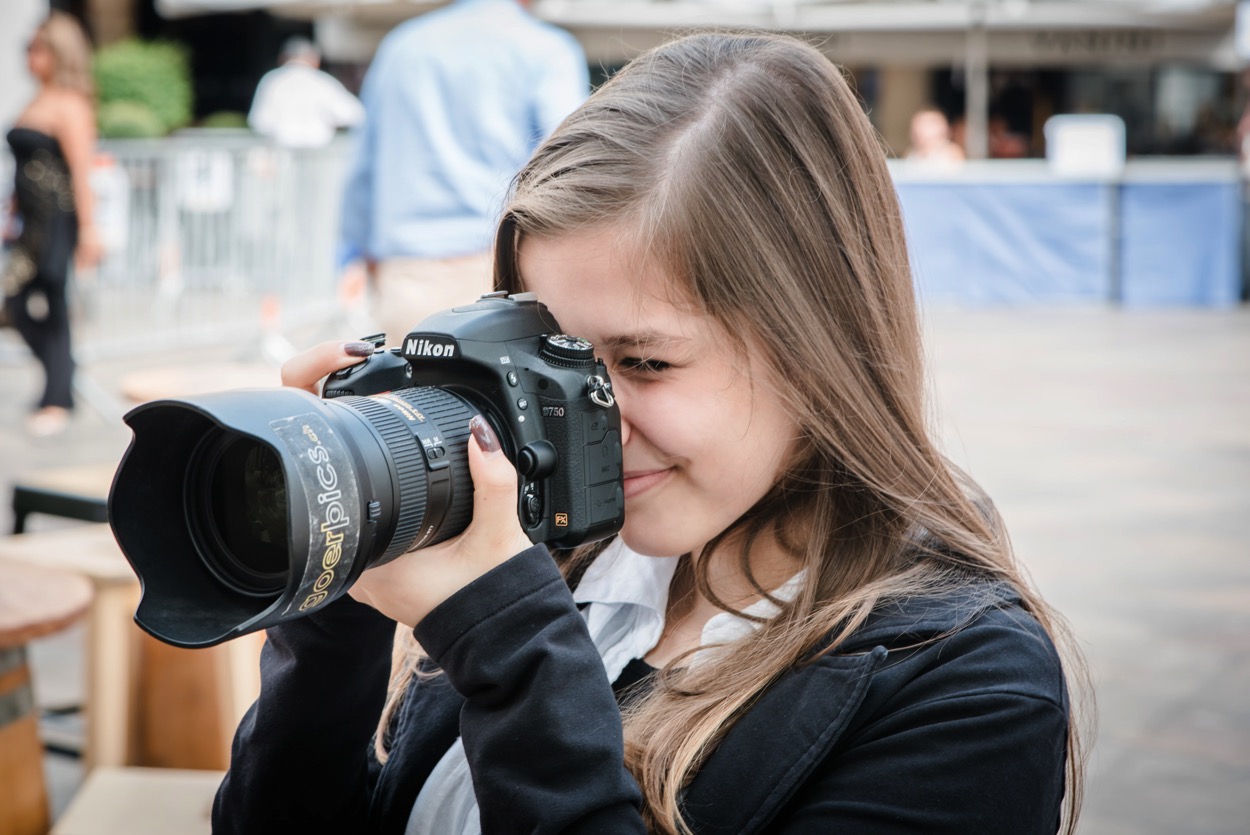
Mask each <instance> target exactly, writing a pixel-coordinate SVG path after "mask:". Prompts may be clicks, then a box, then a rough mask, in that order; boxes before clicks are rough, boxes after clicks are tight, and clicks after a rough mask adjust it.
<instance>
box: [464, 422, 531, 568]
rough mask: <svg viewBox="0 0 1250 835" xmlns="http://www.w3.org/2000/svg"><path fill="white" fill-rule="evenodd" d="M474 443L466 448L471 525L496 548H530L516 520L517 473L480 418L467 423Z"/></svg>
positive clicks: (491, 431) (487, 423) (497, 441)
mask: <svg viewBox="0 0 1250 835" xmlns="http://www.w3.org/2000/svg"><path fill="white" fill-rule="evenodd" d="M469 432H470V434H471V435H472V436H473V443H471V444H470V445H469V473H470V475H472V477H473V525H472V528H471V530H473V531H475V532H481V533H484V534H486V535H487V536H489V537H490V538H491V539H498V540H499V544H501V545H502V544H504V543H507V544H516V543H518V542H520V540H518V539H517V537H518V536H519V537H520V538H521V540H524V541H523V542H520V545H521V548H522V549H523V548H525V547H528V546H529V544H530V543H529V540H528V539H526V538H525V534H524V532H523V531H522V530H521V523H520V522H519V521H518V520H517V473H516V468H515V467H513V466H512V462H511V461H509V460H508V457H507V456H506V455H504V454H503V450H502V448H501V447H500V444H499V438H498V436H497V435H496V434H495V431H494V430H493V429H492V428H491V426H490V423H489V422H487V420H486V418H484V417H482V416H481V415H474V416H473V419H472V420H470V421H469Z"/></svg>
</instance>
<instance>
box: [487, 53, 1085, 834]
mask: <svg viewBox="0 0 1250 835" xmlns="http://www.w3.org/2000/svg"><path fill="white" fill-rule="evenodd" d="M609 224H610V225H611V226H612V228H613V229H616V230H621V231H622V234H632V235H633V236H634V238H635V240H634V242H635V243H637V244H639V245H641V246H644V247H645V251H646V253H647V256H648V257H649V258H650V259H652V260H653V262H654V263H658V264H661V265H663V266H664V268H665V270H666V272H667V274H668V275H670V276H671V277H672V279H673V281H674V283H675V285H676V286H675V287H674V292H675V293H676V294H677V295H678V296H679V297H681V298H682V299H684V300H686V301H688V302H690V303H692V304H693V305H694V306H695V308H696V309H697V310H699V311H701V312H702V313H703V314H704V315H706V316H708V317H710V319H711V320H712V321H713V322H715V323H717V324H718V325H719V327H720V328H721V329H722V330H723V331H724V334H725V335H726V340H727V344H737V345H739V346H740V348H741V350H743V351H750V352H752V355H753V357H755V358H759V359H760V361H762V362H764V363H767V364H769V365H770V366H771V368H772V369H773V371H774V377H775V379H776V380H777V387H778V392H777V396H780V397H782V398H783V399H784V406H785V408H786V409H787V410H788V412H789V414H791V415H792V416H793V417H794V420H795V422H796V423H797V425H798V427H799V431H800V438H799V440H798V441H797V443H796V448H795V449H794V450H793V453H792V455H791V458H790V463H789V465H788V466H787V467H786V468H785V469H784V471H783V472H782V473H781V474H780V476H779V477H778V480H777V483H776V484H775V486H774V487H773V489H772V490H771V491H770V492H769V493H768V494H767V495H766V496H765V497H764V498H763V499H762V500H761V501H760V502H759V503H758V504H757V505H756V506H755V507H753V508H752V509H751V510H749V511H748V512H747V513H746V514H744V515H743V517H742V518H740V519H739V520H738V521H737V522H736V523H735V524H734V525H732V526H731V527H730V528H729V529H728V530H727V531H725V532H723V533H722V534H721V535H720V536H718V537H716V538H715V539H714V540H713V542H711V543H709V544H708V546H707V547H706V548H705V549H704V550H703V554H704V555H707V554H716V555H717V558H730V559H737V560H738V561H739V562H740V563H741V565H742V567H743V570H744V571H745V572H746V573H747V576H750V568H751V563H750V559H749V556H750V549H751V546H752V543H754V542H756V541H758V540H759V539H760V538H761V537H774V538H776V539H777V540H778V541H779V544H781V545H782V546H783V547H784V548H786V550H788V551H789V552H790V553H791V555H793V556H794V557H795V558H796V559H797V560H798V561H800V562H801V564H802V565H803V566H804V567H805V569H806V573H805V581H804V586H803V589H802V591H801V592H800V593H799V595H798V596H797V597H796V598H795V599H794V600H793V601H790V602H788V603H782V602H781V601H776V602H778V603H779V604H780V605H781V613H780V614H778V615H777V616H776V617H774V618H773V619H771V620H769V621H767V622H765V623H763V624H761V625H760V628H759V629H758V630H757V631H756V632H755V634H754V635H753V636H752V637H750V638H748V639H745V640H742V641H739V642H737V643H736V644H735V645H734V646H733V647H732V648H728V649H729V651H727V652H724V653H721V654H720V655H718V656H717V660H716V661H715V663H712V664H699V665H690V666H689V667H687V669H685V670H683V671H681V672H680V673H673V672H672V671H671V670H670V671H666V674H665V675H663V676H661V677H660V680H659V683H658V685H657V686H656V688H655V689H654V691H653V692H652V693H651V694H650V695H649V696H648V697H646V698H644V699H641V700H639V701H638V702H637V703H636V704H634V705H633V706H632V707H631V708H630V710H629V711H628V712H627V715H626V716H625V737H626V761H627V765H628V766H629V768H630V769H631V771H632V772H633V774H634V775H635V777H636V778H637V779H638V782H639V784H640V785H641V787H642V791H643V795H644V813H645V815H646V817H647V821H648V825H649V826H650V828H651V829H652V830H654V831H659V832H665V833H678V832H684V831H687V830H686V828H685V826H684V823H683V821H682V818H681V813H680V797H681V792H682V790H683V789H684V788H685V787H686V786H687V785H688V783H689V781H690V780H691V778H692V777H693V776H694V774H695V773H696V772H697V771H698V769H699V768H700V766H701V765H702V763H703V761H704V759H705V758H706V756H707V755H708V753H709V752H710V751H711V750H713V749H714V748H715V746H716V743H717V742H718V741H719V740H720V739H721V738H722V737H723V735H724V734H725V732H726V731H727V730H728V729H729V728H730V727H731V726H732V725H733V724H734V722H735V721H737V719H738V718H739V717H740V716H741V715H742V714H743V713H744V712H745V710H746V709H747V708H748V707H749V705H750V704H751V703H752V702H753V701H754V699H755V698H756V697H758V696H759V695H760V694H761V693H762V692H763V691H764V690H765V689H766V688H767V687H768V686H769V685H770V684H771V683H772V682H773V681H774V680H776V679H777V677H779V676H780V675H781V674H782V673H784V672H785V671H786V670H787V669H789V668H791V667H793V666H795V665H796V664H800V663H803V661H804V660H805V659H808V658H810V657H811V656H812V654H813V652H815V651H823V652H830V651H835V650H836V649H837V648H838V647H839V645H840V644H841V643H842V642H843V641H844V640H845V639H846V638H847V636H849V635H850V634H851V633H852V632H853V631H854V630H855V629H856V628H857V627H858V626H859V625H860V624H861V623H862V622H863V621H864V619H865V618H866V617H867V615H868V614H869V612H871V611H872V610H873V609H874V608H876V607H877V606H879V605H881V604H882V603H884V602H886V601H888V600H897V599H901V598H905V597H911V596H918V595H933V594H941V593H944V592H948V591H953V590H956V589H959V590H963V591H965V592H967V591H969V590H977V589H981V590H988V589H992V588H994V587H995V584H994V583H987V582H985V580H986V579H989V580H993V581H1003V582H1005V583H1006V584H1008V585H1009V586H1010V587H1012V588H1013V589H1014V590H1015V591H1016V592H1017V593H1018V594H1019V595H1020V596H1021V598H1022V600H1023V603H1024V606H1025V608H1026V609H1027V610H1028V611H1029V612H1031V613H1032V614H1033V615H1034V616H1035V617H1036V618H1037V619H1038V621H1039V622H1040V623H1041V624H1042V626H1043V627H1044V628H1045V629H1046V630H1047V632H1048V633H1049V634H1050V635H1052V637H1054V638H1055V640H1056V642H1057V643H1059V644H1060V645H1062V646H1064V647H1065V649H1067V650H1069V656H1068V657H1069V659H1070V663H1069V665H1068V666H1069V677H1070V678H1071V677H1072V674H1073V672H1072V671H1075V676H1076V678H1077V679H1078V680H1083V679H1084V666H1083V664H1082V662H1081V661H1080V658H1079V654H1076V653H1075V651H1074V648H1073V647H1071V646H1070V645H1069V644H1068V640H1067V633H1066V630H1065V627H1064V625H1063V623H1062V621H1061V619H1060V618H1059V617H1058V616H1057V615H1056V614H1055V613H1053V612H1052V611H1051V610H1050V609H1049V608H1048V606H1047V605H1046V604H1045V603H1044V601H1043V600H1042V599H1041V598H1040V597H1039V596H1038V595H1037V594H1036V592H1034V591H1033V590H1032V589H1031V586H1030V584H1029V583H1028V581H1027V578H1026V577H1025V576H1024V575H1023V573H1022V571H1021V569H1020V568H1019V567H1018V566H1017V565H1016V563H1015V560H1014V558H1013V556H1012V553H1011V548H1010V544H1009V542H1008V541H1007V538H1006V536H1005V534H1004V533H1003V532H1002V529H1001V526H1000V525H999V523H998V519H997V516H996V515H995V513H994V512H993V509H992V506H990V505H989V504H988V502H987V501H985V500H984V499H983V497H982V496H981V495H980V494H979V491H977V490H976V488H975V486H974V485H972V484H971V483H970V482H969V481H968V480H967V479H966V478H965V477H963V475H962V474H961V473H960V472H959V471H958V470H957V469H956V468H955V467H954V466H953V465H952V464H951V463H950V462H948V461H947V460H946V459H945V458H944V457H943V456H942V455H941V453H940V452H939V451H938V450H937V449H936V447H935V446H934V444H933V442H932V441H931V438H930V434H929V431H928V428H927V426H926V420H925V414H926V413H925V396H924V394H925V392H924V388H925V377H924V371H923V364H922V359H921V353H922V352H921V338H920V328H919V323H918V319H917V312H916V304H915V299H914V295H913V289H912V278H911V271H910V267H909V263H908V258H907V249H906V244H905V241H904V235H903V226H902V221H901V217H900V211H899V206H898V202H897V199H896V197H895V192H894V186H893V183H892V181H891V178H890V175H889V171H888V170H887V167H886V162H885V153H884V151H883V149H882V145H881V143H880V140H879V138H878V136H877V135H876V133H875V132H874V131H873V129H872V127H871V125H870V124H869V122H868V119H867V118H866V117H865V115H864V112H863V109H862V108H861V106H860V104H859V102H858V100H857V99H856V97H855V95H854V93H853V92H852V90H851V89H850V87H849V86H848V84H847V83H846V81H845V79H844V78H843V77H842V75H841V73H840V72H839V70H838V69H837V68H836V67H835V66H834V65H833V64H832V63H830V62H829V61H828V60H827V59H826V58H825V57H824V56H823V55H822V54H821V53H820V52H819V51H818V50H816V49H815V48H813V47H811V46H809V45H806V44H804V43H802V42H801V41H798V40H796V39H793V38H790V37H784V36H777V35H725V34H703V35H693V36H689V37H686V38H682V39H679V40H676V41H673V42H670V43H668V44H666V45H664V46H661V47H659V48H657V49H655V50H652V51H650V52H648V53H646V54H644V55H642V56H641V57H639V58H637V59H636V60H635V61H633V62H632V63H631V64H630V65H629V66H627V67H626V68H625V69H624V70H623V71H621V72H620V73H619V74H618V75H616V76H615V77H614V78H612V79H611V80H610V81H609V82H608V83H607V84H605V85H604V86H603V87H602V88H600V89H599V90H598V91H597V92H596V93H595V94H594V95H593V96H592V97H591V98H590V100H589V101H588V102H587V103H586V104H585V105H583V106H582V107H581V108H580V109H579V110H578V111H577V112H575V113H574V114H573V115H572V116H570V117H569V118H568V119H567V120H566V121H565V122H564V124H563V125H562V126H561V127H560V128H559V129H557V130H556V132H555V133H554V134H553V135H552V136H551V137H550V138H549V139H548V140H547V141H546V142H545V143H544V144H543V145H542V147H540V148H539V150H538V151H537V152H536V153H535V155H534V157H533V159H532V160H531V161H530V163H529V164H528V165H527V166H526V168H525V169H524V170H523V171H522V172H521V173H520V174H519V175H518V176H517V178H516V180H515V181H514V184H513V190H512V193H511V196H510V200H509V202H508V204H507V206H506V208H505V212H504V215H503V219H502V222H501V224H500V228H499V232H498V235H497V238H496V244H495V259H496V282H497V286H498V287H499V288H500V289H507V290H512V291H517V290H521V289H523V276H521V275H520V274H519V271H518V268H517V264H518V251H519V247H520V246H521V243H522V241H523V240H524V239H525V238H527V237H529V236H535V237H546V236H558V235H561V234H566V233H570V232H578V231H585V230H592V229H597V228H602V227H605V226H607V225H609ZM782 335H784V336H782ZM582 557H583V558H584V557H585V555H582ZM582 561H584V559H583V560H582ZM578 562H579V559H578V558H577V557H575V558H574V559H573V560H572V561H570V563H569V566H570V567H569V568H568V570H569V571H575V570H576V569H575V567H574V566H576V565H577V564H578ZM709 562H710V561H709V560H708V559H706V558H701V559H700V560H698V561H697V563H696V564H695V565H694V571H695V574H696V577H695V580H694V581H695V582H696V583H698V585H699V588H700V590H701V591H702V592H703V593H704V594H705V595H708V596H709V597H710V598H711V599H712V600H714V601H715V600H716V598H715V597H714V596H712V594H711V588H710V583H709V582H708V579H707V573H706V571H707V566H708V563H709ZM756 585H757V588H758V586H759V584H758V583H756ZM759 590H760V591H761V592H763V591H764V590H763V589H762V588H761V589H759ZM992 598H993V593H992V592H990V591H984V592H983V602H982V605H983V606H990V605H993V603H994V602H995V601H994V599H992ZM721 605H722V606H723V608H726V609H730V607H729V606H727V605H724V604H721ZM1077 728H1078V724H1077V723H1075V722H1073V723H1070V731H1069V740H1068V778H1067V779H1068V786H1067V788H1068V791H1067V795H1066V801H1065V803H1066V806H1067V809H1066V824H1065V825H1066V828H1067V830H1068V831H1073V830H1074V827H1075V821H1076V816H1077V812H1078V810H1079V806H1080V802H1081V782H1082V780H1081V777H1082V771H1083V757H1082V748H1081V740H1080V734H1079V733H1078V732H1077Z"/></svg>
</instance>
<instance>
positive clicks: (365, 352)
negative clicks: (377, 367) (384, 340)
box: [343, 342, 373, 357]
mask: <svg viewBox="0 0 1250 835" xmlns="http://www.w3.org/2000/svg"><path fill="white" fill-rule="evenodd" d="M343 353H344V354H347V355H348V356H349V357H371V356H373V343H372V342H344V343H343Z"/></svg>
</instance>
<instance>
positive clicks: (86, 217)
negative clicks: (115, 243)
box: [2, 11, 102, 435]
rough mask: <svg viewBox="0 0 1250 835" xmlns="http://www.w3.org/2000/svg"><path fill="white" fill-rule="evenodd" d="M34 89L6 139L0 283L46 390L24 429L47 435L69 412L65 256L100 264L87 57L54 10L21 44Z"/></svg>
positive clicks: (72, 28)
mask: <svg viewBox="0 0 1250 835" xmlns="http://www.w3.org/2000/svg"><path fill="white" fill-rule="evenodd" d="M26 59H27V66H28V69H29V70H30V74H31V75H32V76H34V78H35V80H36V81H37V82H38V83H39V90H38V92H37V93H36V94H35V97H34V99H32V100H31V101H30V103H29V104H27V105H26V108H25V109H24V110H23V111H22V113H21V115H20V116H18V118H17V123H16V124H15V125H14V127H13V129H12V130H10V131H9V134H8V141H9V147H10V148H11V149H12V151H13V159H14V162H15V163H16V177H15V182H14V189H13V203H12V206H11V208H12V211H11V213H10V217H12V218H14V220H15V221H16V223H15V224H14V225H13V227H11V228H10V229H9V230H6V239H11V240H12V249H11V251H10V252H9V259H8V263H7V265H6V267H5V270H4V273H3V276H2V281H3V290H4V314H5V316H7V318H8V319H9V321H10V322H12V324H13V325H14V326H15V327H16V328H17V330H18V332H19V333H21V335H22V338H23V339H24V340H25V341H26V344H27V345H29V346H30V349H31V351H33V352H34V354H35V357H36V358H38V360H39V362H40V364H41V365H42V366H43V371H44V377H45V381H46V383H45V386H44V391H43V396H42V397H41V398H40V399H39V402H38V405H37V406H36V407H35V411H34V413H33V414H32V415H31V416H30V418H29V419H28V421H27V429H28V430H29V431H30V432H31V434H34V435H53V434H56V433H58V432H60V431H62V430H64V429H65V428H66V426H67V425H68V423H69V416H70V411H71V410H72V409H73V407H74V399H73V392H72V385H73V376H74V359H73V355H72V354H71V351H70V323H69V306H68V303H67V300H66V293H67V285H68V283H69V269H70V258H71V256H73V258H74V261H75V262H76V264H77V266H78V267H79V268H87V267H90V266H92V265H94V264H95V263H97V262H98V261H99V260H100V255H101V252H102V249H101V246H100V238H99V235H98V233H97V232H96V228H95V224H94V223H93V216H92V195H91V183H90V176H91V161H92V157H93V155H94V154H95V137H96V134H95V106H94V103H93V100H92V95H93V93H92V89H93V85H92V81H91V49H90V46H89V45H88V43H87V38H86V35H85V34H84V33H83V31H82V27H80V26H79V25H78V22H77V21H76V20H75V19H74V18H73V17H71V16H70V15H68V14H65V13H64V12H57V11H54V12H52V14H51V15H50V16H49V17H48V19H47V20H45V21H44V22H43V23H42V24H41V25H40V26H39V28H38V29H37V30H36V31H35V34H34V35H33V36H32V37H31V39H30V43H29V44H27V46H26Z"/></svg>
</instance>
